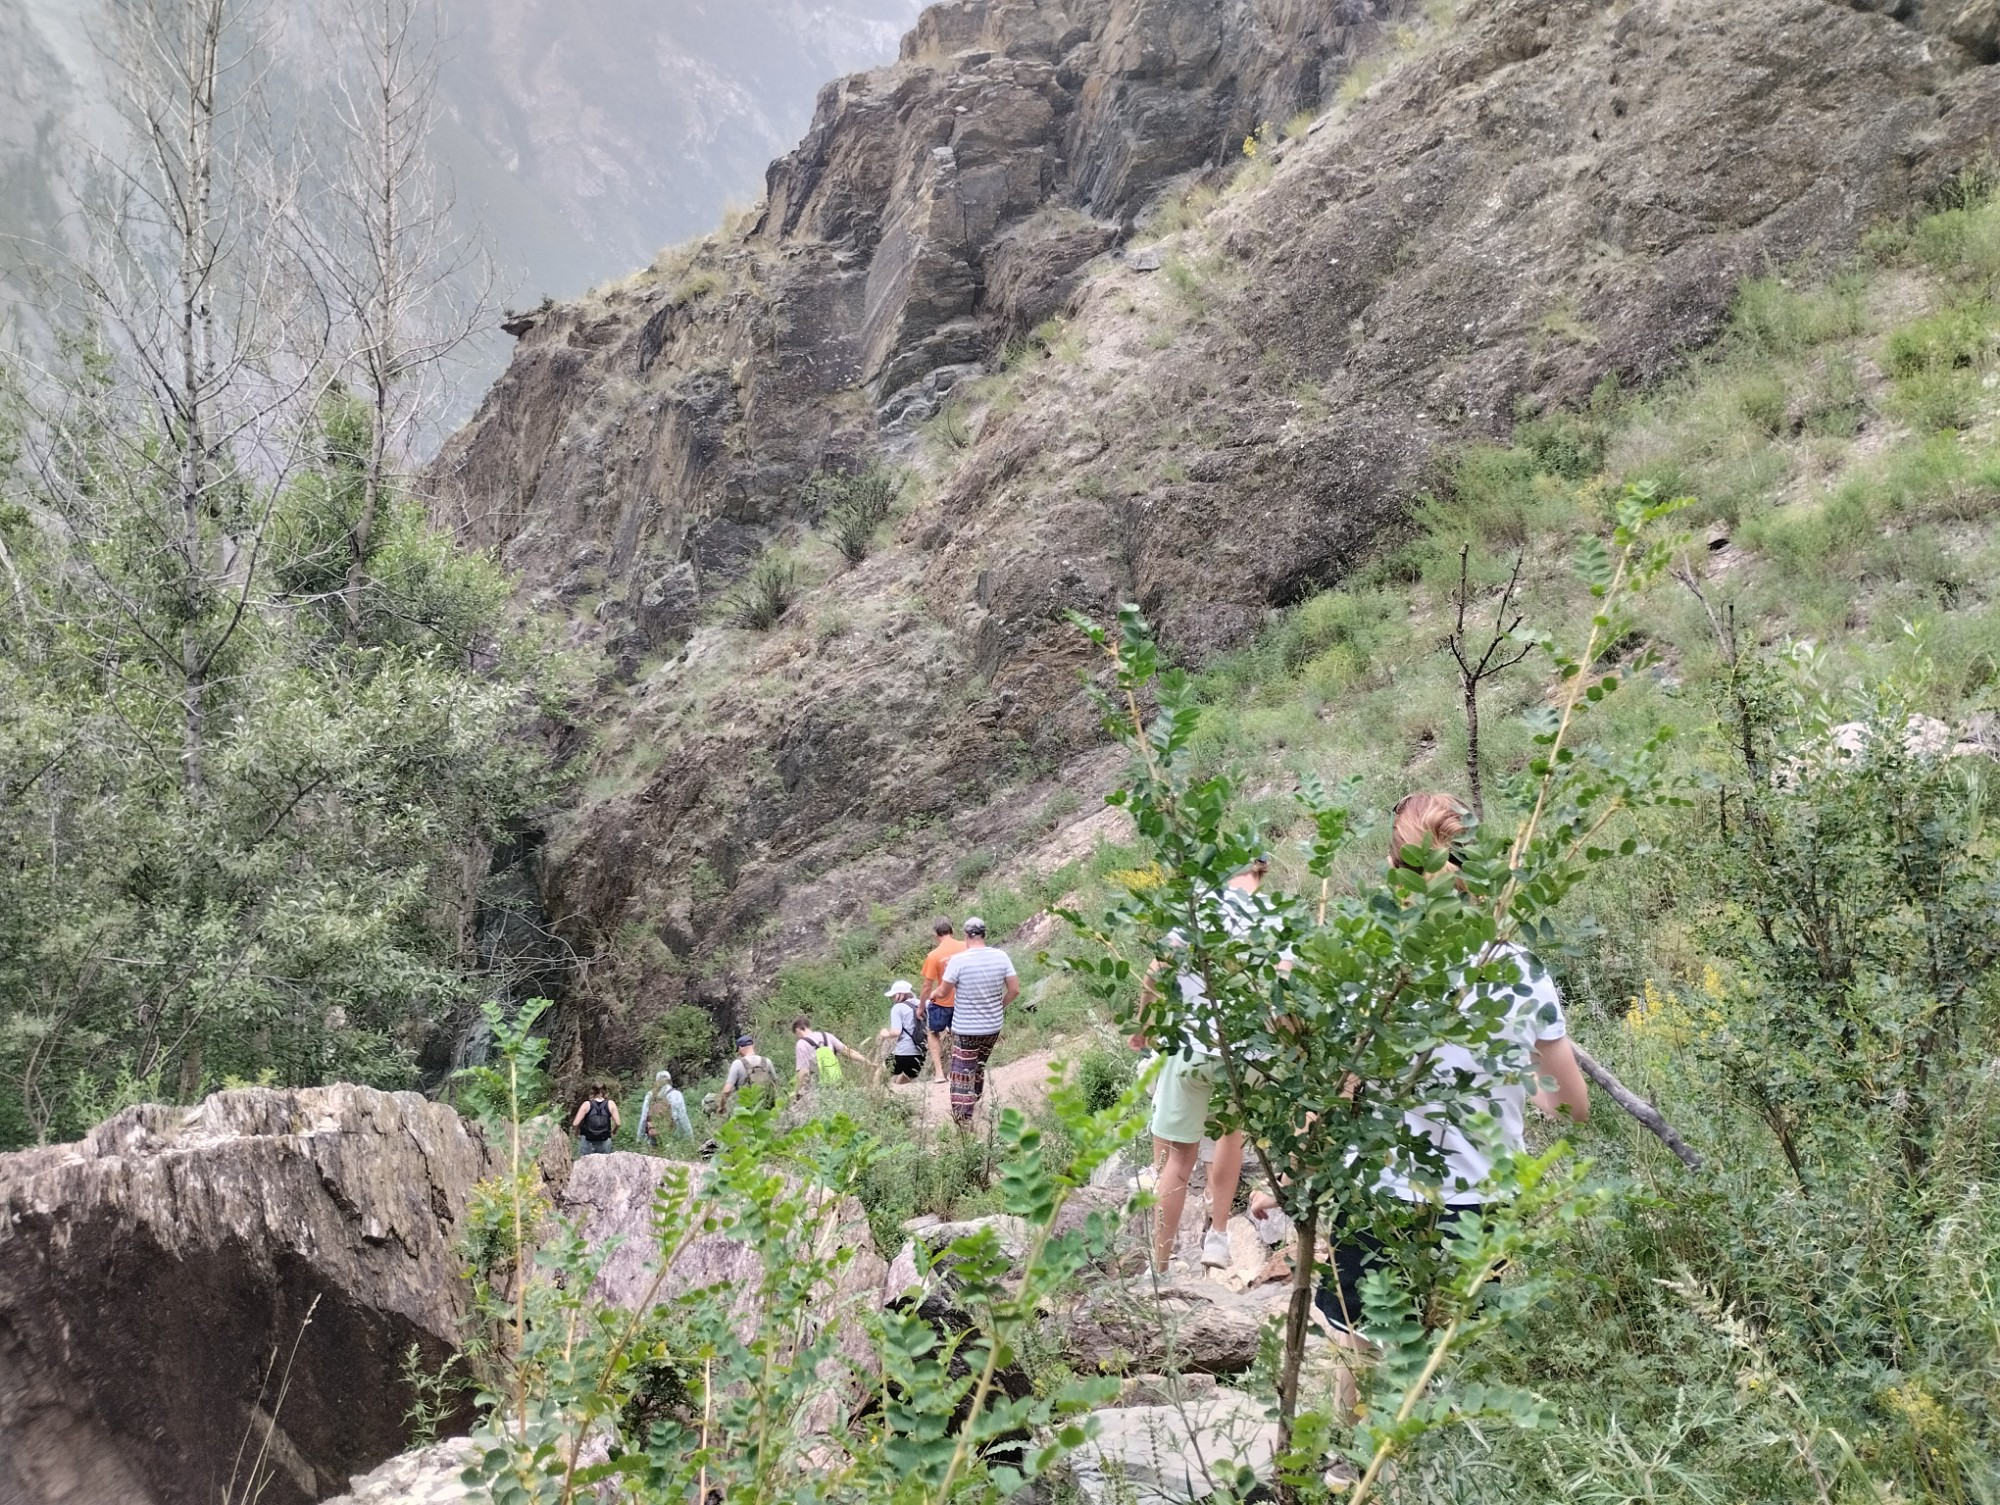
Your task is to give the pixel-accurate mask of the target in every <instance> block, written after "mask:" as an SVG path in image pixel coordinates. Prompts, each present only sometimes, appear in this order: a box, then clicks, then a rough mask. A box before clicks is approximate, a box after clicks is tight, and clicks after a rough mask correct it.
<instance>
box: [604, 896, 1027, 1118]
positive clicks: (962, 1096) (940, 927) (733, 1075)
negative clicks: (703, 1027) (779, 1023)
mask: <svg viewBox="0 0 2000 1505" xmlns="http://www.w3.org/2000/svg"><path fill="white" fill-rule="evenodd" d="M958 928H959V927H956V926H954V925H953V924H952V922H951V921H950V920H948V919H943V918H940V919H939V920H938V921H937V922H936V924H934V925H933V926H932V933H933V934H934V935H935V936H936V938H937V943H936V944H935V945H934V946H933V947H932V948H931V951H930V954H929V955H927V956H926V957H925V958H924V963H923V969H922V971H921V973H920V974H919V975H920V976H921V977H922V979H923V986H922V988H921V990H920V989H918V988H914V987H912V986H911V985H910V984H909V983H908V982H907V981H904V980H903V979H901V978H898V979H897V980H896V981H895V982H893V983H891V984H890V985H889V991H888V992H887V993H886V994H884V995H883V996H884V997H886V998H887V999H888V1000H889V1024H888V1027H887V1028H886V1029H884V1030H882V1031H881V1032H880V1033H879V1034H877V1035H876V1037H875V1039H876V1044H877V1046H878V1047H881V1048H885V1049H886V1051H887V1054H886V1055H885V1056H884V1058H883V1060H882V1062H881V1064H880V1069H881V1070H882V1071H884V1072H886V1073H887V1074H888V1075H889V1077H890V1078H891V1079H893V1080H896V1081H904V1082H916V1081H920V1080H921V1079H922V1077H923V1068H924V1062H925V1060H926V1058H928V1060H929V1062H930V1065H931V1069H932V1072H933V1074H934V1075H933V1080H935V1079H936V1078H938V1077H948V1078H949V1080H950V1083H951V1119H952V1122H953V1123H955V1124H957V1125H959V1126H960V1127H966V1126H968V1125H970V1124H971V1122H972V1118H973V1114H974V1112H975V1111H976V1110H977V1109H978V1107H979V1101H980V1098H981V1097H982V1096H983V1095H984V1094H985V1091H986V1066H987V1062H988V1061H989V1060H991V1058H992V1056H993V1050H994V1047H995V1046H997V1045H998V1044H999V1043H1000V1033H1001V1030H1002V1027H1003V1026H1004V1025H1005V1023H1006V1015H1007V1009H1008V1008H1009V1007H1010V1006H1011V1005H1012V1004H1013V1003H1014V1001H1015V1000H1016V999H1017V998H1019V997H1020V996H1021V979H1020V975H1019V974H1018V973H1017V972H1016V971H1015V970H1014V963H1013V960H1012V958H1010V957H1009V956H1008V955H1007V953H1006V952H1005V951H1003V950H1001V949H1000V948H999V947H998V946H990V945H988V944H987V942H986V922H985V921H984V920H982V919H981V918H980V917H979V916H977V915H973V916H971V917H969V918H968V919H967V920H966V921H965V924H964V927H963V929H964V932H965V935H964V939H962V940H961V939H960V938H959V937H958V935H957V933H956V932H957V930H958ZM843 1061H852V1062H853V1063H854V1064H855V1065H857V1066H860V1067H862V1068H863V1069H864V1070H866V1071H869V1072H871V1073H873V1072H874V1071H875V1070H876V1069H877V1068H876V1066H875V1064H874V1063H871V1062H870V1061H869V1060H868V1059H867V1058H866V1057H864V1056H863V1055H862V1054H861V1053H860V1052H859V1051H856V1050H855V1049H854V1048H853V1047H851V1046H850V1045H848V1043H847V1042H846V1041H845V1040H842V1039H841V1038H840V1036H838V1035H836V1034H834V1033H833V1031H831V1030H828V1029H821V1028H818V1027H817V1026H815V1025H814V1024H813V1022H812V1018H811V1016H809V1015H806V1014H800V1015H799V1016H798V1017H797V1018H795V1019H794V1020H792V1080H793V1082H794V1084H795V1092H803V1091H804V1090H805V1089H806V1088H807V1087H808V1086H810V1085H811V1084H812V1083H815V1082H821V1083H825V1084H827V1085H829V1086H831V1085H837V1084H839V1083H840V1082H842V1081H843V1080H844V1079H845V1068H844V1067H843V1066H842V1064H841V1063H842V1062H843ZM783 1090H784V1088H783V1082H782V1081H781V1079H780V1078H779V1076H778V1068H777V1067H776V1066H775V1065H773V1064H772V1062H771V1059H770V1057H768V1056H765V1055H762V1054H760V1053H759V1052H758V1050H757V1038H756V1036H755V1035H753V1034H749V1033H744V1034H740V1035H738V1036H737V1037H736V1054H735V1056H734V1058H732V1059H731V1061H730V1063H729V1070H728V1072H727V1073H726V1074H725V1075H724V1077H723V1080H722V1089H721V1091H720V1092H718V1093H716V1094H714V1095H713V1096H712V1097H710V1098H708V1099H706V1100H704V1103H703V1106H704V1108H706V1109H707V1110H708V1111H709V1112H711V1113H712V1114H715V1115H718V1116H722V1115H727V1114H728V1113H730V1112H731V1111H732V1110H734V1109H735V1108H736V1107H737V1106H738V1105H739V1104H743V1103H747V1102H749V1101H752V1100H757V1099H761V1100H763V1101H767V1102H775V1101H776V1100H777V1099H778V1098H779V1097H780V1096H782V1094H783ZM663 1117H671V1119H672V1122H673V1126H674V1128H675V1129H676V1130H678V1131H679V1132H680V1134H681V1135H682V1136H683V1137H687V1138H692V1137H693V1133H694V1130H693V1127H692V1124H691V1122H690V1120H689V1117H688V1110H687V1099H686V1098H685V1097H684V1096H683V1095H682V1094H681V1092H680V1091H679V1090H678V1089H677V1088H676V1087H675V1086H674V1084H673V1077H672V1076H671V1074H670V1073H668V1072H665V1071H661V1072H657V1073H655V1075H654V1085H653V1089H652V1090H651V1091H649V1092H648V1093H647V1094H646V1098H645V1102H644V1103H643V1105H642V1106H641V1107H640V1109H639V1137H640V1138H641V1139H643V1140H644V1141H645V1142H646V1143H647V1144H649V1145H651V1146H653V1147H655V1148H657V1147H658V1146H659V1142H660V1134H659V1127H660V1126H659V1120H660V1119H661V1118H663ZM623 1127H624V1118H623V1116H622V1115H621V1114H620V1112H619V1109H618V1104H617V1103H616V1102H615V1101H613V1099H612V1089H611V1085H610V1084H609V1083H608V1082H599V1083H597V1084H596V1085H595V1086H593V1087H592V1089H591V1091H590V1095H589V1096H588V1097H587V1098H585V1099H584V1101H583V1102H582V1103H580V1104H579V1105H578V1106H577V1110H576V1112H575V1114H574V1115H573V1116H572V1117H571V1119H570V1129H571V1132H573V1133H574V1134H575V1135H576V1136H577V1140H578V1153H579V1154H584V1155H601V1154H604V1153H607V1152H608V1151H609V1150H610V1148H611V1142H612V1139H613V1137H614V1136H615V1135H616V1134H617V1133H618V1131H619V1130H620V1129H621V1128H623Z"/></svg>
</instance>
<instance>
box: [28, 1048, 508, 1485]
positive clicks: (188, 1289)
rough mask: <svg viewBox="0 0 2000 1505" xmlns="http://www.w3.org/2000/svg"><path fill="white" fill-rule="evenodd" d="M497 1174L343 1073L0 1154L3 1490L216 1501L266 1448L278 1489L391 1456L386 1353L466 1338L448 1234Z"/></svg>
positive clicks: (395, 1363) (395, 1397)
mask: <svg viewBox="0 0 2000 1505" xmlns="http://www.w3.org/2000/svg"><path fill="white" fill-rule="evenodd" d="M496 1168H497V1166H496V1163H495V1160H494V1157H493V1155H492V1154H491V1153H490V1152H489V1150H488V1148H487V1146H486V1144H485V1143H484V1142H483V1141H482V1140H481V1139H480V1137H479V1136H478V1133H477V1131H476V1130H474V1129H471V1128H470V1127H469V1126H468V1125H467V1124H466V1123H465V1122H464V1120H462V1119H461V1118H460V1117H459V1116H458V1114H457V1113H456V1112H454V1111H453V1110H452V1109H450V1108H447V1107H444V1106H441V1105H439V1104H436V1103H431V1102H426V1101H425V1100H424V1099H422V1098H420V1097H417V1096H416V1095H414V1094H412V1093H396V1094H389V1093H381V1092H375V1091H372V1090H370V1089H367V1088H360V1087H325V1088H315V1089H310V1090H303V1091H290V1092H280V1091H264V1090H252V1091H242V1092H225V1093H220V1094H218V1095H216V1096H214V1097H211V1098H209V1099H208V1100H207V1101H206V1102H204V1103H202V1104H201V1105H200V1106H199V1107H197V1108H192V1109H179V1108H162V1107H141V1108H131V1109H127V1110H126V1111H125V1112H123V1113H120V1114H119V1115H118V1116H117V1117H115V1118H113V1119H111V1120H110V1121H109V1122H107V1123H105V1124H103V1125H101V1126H100V1127H98V1128H97V1129H95V1130H93V1131H92V1132H91V1134H90V1135H89V1137H88V1138H86V1139H85V1140H84V1141H83V1142H82V1143H80V1144H74V1145H59V1146H54V1147H51V1148H48V1149H43V1150H31V1151H25V1152H22V1153H19V1154H14V1155H8V1156H0V1502H5V1505H107V1502H111V1501H116V1502H118V1505H213V1502H215V1501H217V1500H220V1499H223V1498H225V1490H226V1488H227V1487H228V1484H229V1480H230V1478H231V1473H232V1467H236V1468H237V1473H236V1485H237V1488H238V1490H239V1491H241V1490H242V1489H243V1488H244V1487H245V1476H246V1475H247V1473H248V1472H249V1470H250V1469H251V1467H252V1465H253V1462H254V1461H255V1460H256V1459H257V1458H258V1456H259V1454H260V1452H261V1453H262V1455H263V1460H264V1461H263V1466H262V1468H261V1470H260V1472H259V1477H260V1478H264V1477H266V1476H268V1483H267V1484H265V1486H264V1488H263V1490H262V1494H261V1496H260V1498H261V1499H263V1500H264V1501H266V1502H269V1505H291V1502H303V1501H310V1500H317V1499H320V1498H322V1497H324V1496H325V1495H327V1494H330V1493H333V1492H335V1491H337V1490H339V1489H340V1488H342V1487H343V1486H344V1485H345V1484H346V1482H347V1480H348V1477H349V1475H350V1474H352V1473H356V1472H359V1471H361V1470H363V1469H367V1468H370V1467H372V1466H374V1465H375V1464H376V1463H379V1462H380V1461H381V1460H382V1459H383V1458H385V1457H388V1456H390V1455H391V1454H393V1453H395V1452H397V1451H398V1450H399V1449H400V1448H401V1447H403V1445H404V1442H405V1431H404V1426H403V1412H404V1410H405V1408H406V1407H407V1406H408V1405H409V1403H410V1401H411V1399H412V1397H411V1396H410V1394H409V1393H408V1387H407V1386H406V1385H405V1383H404V1381H403V1379H402V1373H401V1367H402V1361H403V1356H404V1354H405V1353H406V1352H407V1351H408V1350H409V1348H410V1347H411V1346H412V1345H413V1344H414V1345H415V1346H416V1348H417V1349H418V1352H419V1354H420V1356H421V1360H422V1362H423V1363H424V1364H425V1365H426V1366H427V1367H429V1368H431V1369H433V1370H434V1369H435V1368H436V1367H437V1365H438V1364H439V1362H440V1361H441V1360H442V1359H443V1358H444V1356H445V1355H446V1354H447V1353H449V1352H450V1351H452V1350H454V1349H455V1348H456V1347H457V1346H458V1343H459V1341H460V1340H461V1338H462V1335H463V1333H462V1326H461V1324H462V1321H463V1319H464V1318H465V1316H466V1300H467V1296H466V1284H465V1282H464V1281H463V1280H461V1279H460V1278H459V1274H458V1260H457V1257H456V1255H455V1254H454V1252H453V1245H454V1242H455V1241H456V1239H457V1237H458V1234H459V1224H460V1220H461V1219H462V1217H463V1212H464V1207H465V1200H466V1195H467V1193H468V1191H469V1190H470V1188H471V1187H472V1185H473V1183H474V1182H475V1181H476V1180H478V1179H479V1178H481V1177H482V1176H485V1175H488V1174H491V1173H492V1171H493V1170H495V1169H496ZM281 1391H282V1393H283V1399H282V1403H280V1401H279V1395H280V1392H281ZM246 1439H247V1443H246ZM231 1498H234V1496H232V1497H231Z"/></svg>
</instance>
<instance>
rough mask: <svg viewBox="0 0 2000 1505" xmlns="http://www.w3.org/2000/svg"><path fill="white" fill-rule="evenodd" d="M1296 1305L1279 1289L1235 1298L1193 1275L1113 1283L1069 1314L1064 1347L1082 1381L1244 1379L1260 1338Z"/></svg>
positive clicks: (1062, 1330)
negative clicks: (1188, 1376)
mask: <svg viewBox="0 0 2000 1505" xmlns="http://www.w3.org/2000/svg"><path fill="white" fill-rule="evenodd" d="M1290 1299H1291V1295H1290V1291H1289V1290H1288V1288H1287V1287H1285V1286H1283V1285H1276V1284H1267V1285H1258V1286H1252V1287H1250V1288H1249V1289H1247V1290H1241V1291H1232V1290H1231V1289H1229V1287H1228V1286H1227V1285H1225V1284H1223V1283H1222V1282H1221V1281H1218V1280H1208V1279H1201V1278H1195V1277H1192V1276H1190V1277H1188V1278H1184V1279H1172V1280H1163V1281H1161V1282H1159V1283H1158V1284H1155V1283H1154V1282H1153V1281H1152V1280H1151V1279H1150V1278H1148V1277H1143V1276H1142V1277H1141V1278H1139V1279H1137V1280H1133V1281H1129V1282H1126V1283H1123V1284H1120V1283H1118V1282H1111V1281H1107V1282H1104V1283H1103V1284H1101V1285H1098V1286H1096V1287H1094V1288H1092V1289H1091V1290H1090V1291H1088V1292H1087V1293H1086V1294H1085V1295H1084V1296H1083V1298H1082V1299H1081V1300H1080V1301H1078V1302H1077V1304H1076V1305H1075V1306H1074V1307H1073V1308H1071V1309H1070V1310H1069V1311H1068V1312H1066V1313H1064V1314H1062V1316H1061V1317H1060V1318H1059V1319H1058V1331H1059V1337H1058V1342H1059V1343H1060V1345H1061V1348H1062V1351H1063V1354H1064V1356H1065V1357H1066V1358H1067V1359H1068V1361H1069V1363H1070V1366H1071V1367H1072V1368H1074V1369H1075V1370H1076V1371H1077V1372H1078V1373H1079V1374H1093V1373H1094V1374H1141V1373H1154V1372H1158V1371H1161V1370H1171V1371H1175V1372H1184V1373H1195V1374H1219V1375H1220V1374H1241V1373H1243V1372H1244V1371H1245V1370H1247V1369H1249V1368H1250V1367H1251V1366H1252V1365H1254V1364H1255V1363H1256V1362H1257V1344H1258V1339H1259V1336H1260V1335H1261V1334H1262V1332H1263V1331H1264V1328H1265V1327H1266V1326H1267V1325H1268V1324H1271V1323H1274V1322H1277V1321H1279V1320H1280V1319H1281V1318H1282V1317H1283V1315H1284V1312H1285V1308H1286V1306H1287V1304H1288V1303H1289V1302H1290Z"/></svg>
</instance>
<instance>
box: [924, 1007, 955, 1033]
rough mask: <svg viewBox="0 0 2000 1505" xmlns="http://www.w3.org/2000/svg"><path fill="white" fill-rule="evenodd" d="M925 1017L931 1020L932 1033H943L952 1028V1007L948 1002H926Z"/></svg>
mask: <svg viewBox="0 0 2000 1505" xmlns="http://www.w3.org/2000/svg"><path fill="white" fill-rule="evenodd" d="M924 1018H925V1019H926V1020H927V1021H928V1022H929V1024H930V1028H931V1033H932V1034H934V1035H941V1034H943V1033H944V1032H945V1031H946V1030H948V1029H950V1028H951V1008H950V1007H949V1006H948V1005H946V1004H938V1003H927V1004H925V1005H924Z"/></svg>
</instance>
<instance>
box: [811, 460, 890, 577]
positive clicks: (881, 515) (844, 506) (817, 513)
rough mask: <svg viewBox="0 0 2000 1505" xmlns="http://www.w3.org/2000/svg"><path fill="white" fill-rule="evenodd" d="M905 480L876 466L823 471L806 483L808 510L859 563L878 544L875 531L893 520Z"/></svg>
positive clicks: (847, 557)
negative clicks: (850, 471)
mask: <svg viewBox="0 0 2000 1505" xmlns="http://www.w3.org/2000/svg"><path fill="white" fill-rule="evenodd" d="M901 489H902V480H901V478H900V477H898V476H897V475H896V474H895V473H894V472H892V471H887V470H882V469H874V470H865V471H862V472H861V473H859V474H858V475H835V474H832V473H830V472H827V471H822V472H820V473H819V474H818V475H816V476H814V477H813V478H812V480H810V481H808V482H807V483H806V511H807V515H808V516H809V517H811V518H812V519H813V520H814V522H815V523H816V524H817V525H818V527H819V529H820V532H821V533H822V534H824V535H825V537H826V540H827V542H829V543H831V544H832V545H833V546H834V548H835V549H837V550H839V552H840V556H841V558H843V559H845V560H846V561H847V562H848V563H849V564H859V563H861V561H862V560H864V559H866V558H867V557H868V551H869V549H870V548H872V547H873V546H874V542H875V534H876V531H877V530H878V529H880V528H881V526H882V524H883V523H885V522H887V521H888V520H889V512H890V509H891V508H893V507H894V506H895V504H896V495H897V493H898V492H899V491H900V490H901Z"/></svg>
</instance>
